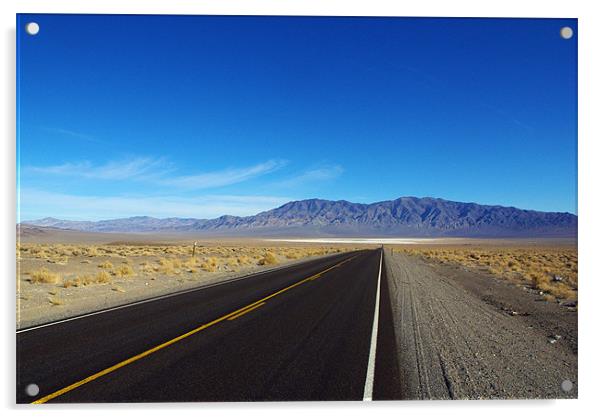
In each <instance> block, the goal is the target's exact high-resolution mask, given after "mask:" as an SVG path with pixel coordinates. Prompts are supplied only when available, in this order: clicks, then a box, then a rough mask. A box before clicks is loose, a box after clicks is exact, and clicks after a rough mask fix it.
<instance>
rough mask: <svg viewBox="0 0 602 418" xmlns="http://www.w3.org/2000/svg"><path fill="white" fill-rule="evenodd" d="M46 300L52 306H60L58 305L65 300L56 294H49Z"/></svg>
mask: <svg viewBox="0 0 602 418" xmlns="http://www.w3.org/2000/svg"><path fill="white" fill-rule="evenodd" d="M48 302H49V303H50V304H51V305H53V306H60V305H64V304H65V302H64V301H63V300H62V299H59V298H58V297H56V296H50V297H49V298H48Z"/></svg>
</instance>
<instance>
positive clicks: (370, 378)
mask: <svg viewBox="0 0 602 418" xmlns="http://www.w3.org/2000/svg"><path fill="white" fill-rule="evenodd" d="M382 269H383V250H381V252H380V265H379V267H378V280H377V284H376V302H375V306H374V321H373V322H372V337H371V339H370V356H369V357H368V370H367V371H366V383H365V384H364V401H371V400H372V391H373V388H374V368H375V364H376V340H377V338H378V311H379V308H380V276H381V273H382Z"/></svg>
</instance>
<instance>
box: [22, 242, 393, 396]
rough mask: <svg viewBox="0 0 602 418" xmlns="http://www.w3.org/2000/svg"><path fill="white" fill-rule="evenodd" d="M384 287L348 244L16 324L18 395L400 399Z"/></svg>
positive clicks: (375, 254) (374, 268)
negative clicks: (159, 295)
mask: <svg viewBox="0 0 602 418" xmlns="http://www.w3.org/2000/svg"><path fill="white" fill-rule="evenodd" d="M381 263H383V265H382V266H381ZM379 276H380V281H379ZM378 283H380V291H379V292H377V287H378V286H377V284H378ZM388 289H389V287H388V285H387V276H386V268H385V266H384V260H383V257H382V252H381V250H371V251H358V252H354V253H347V254H338V255H335V256H332V257H327V258H323V259H319V260H313V261H309V262H306V263H302V264H298V265H295V266H290V267H287V268H284V269H280V270H276V271H271V272H266V273H262V274H258V275H254V276H251V277H248V278H244V279H242V280H237V281H233V282H229V283H224V284H221V285H217V286H212V287H208V288H204V289H199V290H196V291H193V292H188V293H183V294H179V295H175V296H172V297H168V298H164V299H159V300H154V301H149V302H147V303H142V304H137V305H133V306H128V307H124V308H122V309H118V310H112V311H107V312H103V313H98V314H96V315H92V316H88V317H83V318H79V319H75V320H72V321H67V322H60V323H56V324H53V325H49V326H45V327H41V328H36V329H31V330H25V331H22V332H19V333H18V334H17V402H18V403H29V402H33V401H38V402H160V401H284V400H362V399H364V398H373V399H399V398H400V397H401V393H400V390H399V389H398V388H399V387H400V384H399V369H398V361H397V348H396V343H395V332H394V328H393V321H392V318H391V315H392V314H391V305H390V296H389V290H388ZM377 295H378V296H377ZM377 299H378V300H379V308H378V310H377V312H378V315H375V304H376V301H377ZM375 318H378V319H377V322H376V323H377V324H378V328H377V330H378V332H373V325H374V323H375ZM369 363H371V366H369ZM367 382H369V383H367ZM31 383H35V384H36V385H38V387H39V388H40V393H39V394H38V395H37V396H34V397H30V396H28V395H27V394H26V390H25V388H26V387H27V385H29V384H31Z"/></svg>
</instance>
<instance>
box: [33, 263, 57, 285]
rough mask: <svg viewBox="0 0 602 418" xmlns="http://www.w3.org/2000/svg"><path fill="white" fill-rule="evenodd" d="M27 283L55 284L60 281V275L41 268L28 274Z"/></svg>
mask: <svg viewBox="0 0 602 418" xmlns="http://www.w3.org/2000/svg"><path fill="white" fill-rule="evenodd" d="M29 281H30V282H31V283H49V284H56V283H58V282H60V281H61V275H60V274H58V273H53V272H51V271H49V270H48V269H46V268H44V267H42V268H41V269H39V270H35V271H32V272H30V273H29Z"/></svg>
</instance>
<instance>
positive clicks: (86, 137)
mask: <svg viewBox="0 0 602 418" xmlns="http://www.w3.org/2000/svg"><path fill="white" fill-rule="evenodd" d="M43 129H45V130H46V131H48V132H52V133H55V134H59V135H62V136H64V137H70V138H74V139H79V140H84V141H88V142H97V143H101V144H103V143H104V141H101V140H99V139H97V138H95V137H93V136H92V135H88V134H85V133H82V132H77V131H72V130H69V129H62V128H43Z"/></svg>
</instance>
